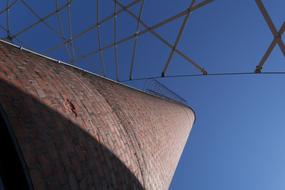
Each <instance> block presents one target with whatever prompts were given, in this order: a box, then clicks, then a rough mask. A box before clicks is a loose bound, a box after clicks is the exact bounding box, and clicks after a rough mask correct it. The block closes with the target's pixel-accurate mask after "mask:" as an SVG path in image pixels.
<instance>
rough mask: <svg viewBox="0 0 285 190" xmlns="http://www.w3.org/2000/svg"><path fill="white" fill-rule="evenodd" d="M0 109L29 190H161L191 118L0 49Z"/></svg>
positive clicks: (186, 111)
mask: <svg viewBox="0 0 285 190" xmlns="http://www.w3.org/2000/svg"><path fill="white" fill-rule="evenodd" d="M0 104H1V106H2V107H3V108H4V110H5V112H6V113H7V115H8V119H9V120H10V124H11V127H12V128H13V131H14V132H15V136H16V138H17V141H18V143H19V146H20V148H21V150H22V152H23V157H24V159H25V162H26V164H27V166H28V169H29V170H30V171H29V173H30V177H31V180H32V182H33V185H34V188H35V189H167V188H168V186H169V184H170V181H171V179H172V176H173V174H174V171H175V168H176V166H177V163H178V160H179V157H180V155H181V153H182V150H183V147H184V145H185V143H186V140H187V137H188V135H189V133H190V130H191V127H192V124H193V121H194V114H193V112H192V110H191V109H190V108H188V107H186V106H183V105H181V104H178V103H175V102H172V101H168V100H165V99H161V98H158V97H155V96H152V95H148V94H145V93H143V92H140V91H137V90H134V89H132V88H129V87H127V86H124V85H120V84H117V83H115V82H112V81H110V80H107V79H104V78H101V77H98V76H95V75H91V74H88V73H85V72H83V71H81V70H78V69H75V68H72V67H70V66H66V65H63V64H58V63H56V62H53V61H51V60H48V59H46V58H43V57H40V56H38V55H35V54H33V53H29V52H26V51H24V50H20V49H18V48H16V47H13V46H11V45H8V44H6V43H3V42H0Z"/></svg>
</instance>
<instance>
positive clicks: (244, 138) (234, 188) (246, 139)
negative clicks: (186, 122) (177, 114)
mask: <svg viewBox="0 0 285 190" xmlns="http://www.w3.org/2000/svg"><path fill="white" fill-rule="evenodd" d="M263 1H264V5H265V6H266V8H267V10H268V12H269V14H270V15H271V17H272V20H273V22H274V24H275V26H276V28H277V29H279V28H280V26H281V24H282V23H283V22H284V21H285V13H284V7H285V1H284V0H273V1H269V0H263ZM27 2H29V3H30V4H31V5H32V6H33V8H34V9H35V10H37V11H38V13H39V14H40V15H41V16H44V15H46V14H48V12H50V11H51V10H52V9H54V6H55V5H54V4H53V3H50V1H41V2H39V1H36V0H29V1H27ZM60 2H61V5H62V4H63V3H64V2H65V1H62V0H61V1H60ZM121 2H123V3H124V4H128V3H129V2H131V1H130V0H124V1H123V0H122V1H121ZM197 2H201V0H199V1H197ZM1 3H2V4H1ZM1 3H0V8H1V9H2V8H3V7H4V4H3V2H1ZM189 4H190V1H189V0H175V1H173V0H164V1H158V0H157V1H151V0H145V6H144V12H143V14H142V20H143V21H145V22H146V23H147V24H149V25H153V24H155V23H157V22H159V21H161V20H163V19H164V18H167V17H169V16H171V15H174V14H176V13H178V12H179V11H182V10H184V9H186V7H187V6H188V5H189ZM139 6H140V4H139V3H138V4H137V5H136V6H134V7H132V8H131V10H132V11H133V12H135V13H136V14H137V13H138V11H139ZM100 7H101V9H100V10H101V11H100V17H101V18H103V17H105V16H107V15H109V14H112V12H113V2H112V1H111V0H110V1H107V0H106V1H105V0H104V1H102V2H101V4H100ZM71 9H72V11H71V12H72V19H73V26H72V30H73V33H74V34H78V33H79V32H80V31H82V30H83V29H84V28H86V27H88V26H90V25H92V23H94V22H95V21H96V3H95V1H84V2H83V1H76V0H74V2H73V5H72V7H71ZM10 14H11V15H10V22H11V24H10V27H11V32H12V33H16V32H17V31H20V30H21V29H22V28H23V27H24V26H26V25H28V24H30V23H33V22H34V21H36V18H35V17H34V16H33V15H31V14H30V13H29V12H28V11H27V10H26V9H25V7H23V5H21V4H20V3H19V4H17V5H16V6H15V7H14V9H11V11H10ZM66 15H67V11H63V12H62V15H61V16H62V22H63V23H67V22H66V21H67V16H66ZM19 19H21V21H19ZM182 20H183V17H182V18H180V19H178V20H176V21H174V22H172V23H169V24H167V25H165V26H163V27H161V28H159V29H157V30H156V31H157V32H158V33H160V34H161V35H162V36H163V37H164V38H166V39H167V40H168V41H169V42H171V43H174V41H175V38H176V35H177V32H178V29H179V27H180V25H181V23H182ZM0 23H2V25H5V24H4V23H5V17H4V15H1V16H0ZM47 23H49V24H50V25H52V26H57V25H56V18H55V17H52V18H50V19H48V20H47ZM117 26H118V33H117V38H118V39H121V38H123V37H126V36H128V35H129V34H133V33H134V32H135V28H136V22H135V20H134V19H133V18H132V17H130V16H129V15H128V14H127V13H123V14H121V15H119V16H118V17H117ZM67 28H68V27H67V25H66V24H65V25H64V33H65V35H66V36H68V29H67ZM142 28H143V27H142ZM100 30H101V35H102V44H103V45H107V44H109V43H112V41H113V20H110V21H109V22H107V23H106V24H104V25H102V26H101V28H100ZM0 34H1V36H5V33H4V32H2V33H0ZM96 35H97V33H96V30H92V31H91V32H90V33H88V34H86V35H85V36H84V37H82V38H80V39H78V40H76V41H75V42H74V46H75V49H76V56H79V55H81V54H85V53H86V52H88V51H91V50H93V49H95V48H98V43H97V37H96ZM19 39H21V40H22V41H23V45H24V47H27V48H31V49H33V50H36V51H39V52H42V53H46V51H45V50H46V49H48V48H49V47H52V46H53V45H55V44H57V43H59V42H60V41H61V39H59V38H58V37H56V35H54V34H53V33H52V32H51V31H49V30H48V29H47V28H46V27H45V26H43V25H39V26H37V27H35V28H33V29H32V30H29V31H28V32H26V33H24V34H23V35H20V36H19ZM272 39H273V36H272V34H271V32H270V30H269V28H268V26H267V25H266V23H265V21H264V19H263V17H262V15H261V13H260V12H259V10H258V8H257V6H256V4H255V2H254V1H253V0H242V1H234V0H216V1H214V2H212V3H210V4H209V5H207V6H205V7H203V8H201V9H199V10H196V11H195V12H193V14H191V15H190V19H189V22H188V23H187V25H186V28H185V31H184V33H183V36H182V39H181V42H180V43H179V45H178V49H180V50H181V51H183V52H184V53H185V54H187V55H188V56H190V57H191V58H192V59H194V60H195V61H196V62H197V63H198V64H200V65H201V66H203V67H204V68H205V69H206V70H207V71H208V72H209V73H215V72H252V71H254V69H255V66H256V65H257V64H258V62H259V60H260V59H261V57H262V56H263V54H264V52H265V51H266V49H267V48H268V46H269V44H270V43H271V41H272ZM283 40H284V37H283ZM132 45H133V41H129V42H126V43H124V44H122V45H119V46H118V51H119V65H120V66H119V72H120V76H119V77H120V79H121V80H127V79H128V73H129V67H130V63H131V50H132ZM113 52H114V49H113V48H111V49H108V50H106V51H104V61H105V64H106V65H105V66H106V75H107V77H109V78H113V79H114V78H115V64H114V55H113ZM169 52H170V49H169V48H167V47H166V46H165V45H163V44H162V43H161V42H160V41H158V40H157V39H156V38H154V37H153V36H152V35H151V34H145V35H143V36H140V37H139V38H138V46H137V54H136V62H135V69H134V77H135V78H140V77H148V76H159V75H160V74H161V71H162V68H163V66H164V64H165V62H166V60H167V56H168V54H169ZM48 55H49V56H52V57H55V58H57V59H61V60H65V61H68V56H67V53H66V50H65V48H64V47H63V48H61V49H58V50H56V51H55V52H52V53H49V54H48ZM76 64H77V66H79V67H82V68H85V69H88V70H90V71H92V72H96V73H99V74H100V72H101V67H100V59H99V56H98V54H97V55H95V56H91V57H88V58H87V59H84V60H82V61H80V62H78V63H76ZM264 71H285V59H284V56H283V55H282V53H281V51H280V49H279V47H278V46H276V47H275V48H274V50H273V52H272V54H271V56H270V57H269V59H268V60H267V62H266V63H265V66H264ZM168 74H169V75H176V74H198V71H197V70H195V68H194V67H192V66H191V65H190V64H189V63H187V62H186V61H185V60H184V59H182V58H181V57H179V56H178V55H176V54H175V55H174V56H173V59H172V61H171V64H170V67H169V70H168ZM159 81H160V82H162V83H163V84H165V85H167V86H168V87H169V88H170V89H171V90H173V91H175V92H176V93H177V94H179V95H180V96H182V97H183V98H184V99H186V100H187V101H188V103H189V105H190V106H191V107H193V109H194V110H195V111H196V115H197V119H196V123H195V125H194V127H193V130H192V132H191V135H190V138H189V139H188V142H187V144H186V147H185V150H184V153H183V155H182V157H181V160H180V163H179V166H178V168H177V170H176V173H175V176H174V178H173V181H172V184H171V187H170V189H173V190H176V189H178V190H180V189H182V190H183V189H195V190H209V189H211V190H212V189H215V190H228V189H231V190H240V189H244V190H247V189H248V190H252V189H258V190H268V189H285V181H284V178H285V165H284V162H285V149H284V147H285V140H284V135H285V128H284V126H285V117H284V108H285V99H284V97H285V89H284V82H285V76H283V75H278V76H277V75H275V76H273V75H251V76H203V77H192V78H191V77H188V78H187V77H185V78H169V79H159ZM125 84H128V85H131V86H134V87H138V88H141V87H142V86H143V84H144V81H131V82H125Z"/></svg>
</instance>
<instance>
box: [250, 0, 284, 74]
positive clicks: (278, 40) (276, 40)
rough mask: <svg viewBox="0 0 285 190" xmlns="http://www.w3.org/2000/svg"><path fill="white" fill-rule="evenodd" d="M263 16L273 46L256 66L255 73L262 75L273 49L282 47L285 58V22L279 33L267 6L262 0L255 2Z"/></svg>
mask: <svg viewBox="0 0 285 190" xmlns="http://www.w3.org/2000/svg"><path fill="white" fill-rule="evenodd" d="M255 2H256V4H257V6H258V8H259V10H260V12H261V14H262V16H263V17H264V20H265V21H266V23H267V25H268V27H269V29H270V31H271V33H272V35H273V41H272V42H271V44H270V45H269V47H268V49H267V50H266V52H265V54H264V55H263V57H262V58H261V60H260V62H259V64H258V65H257V66H256V69H255V73H261V70H262V67H263V65H264V64H265V61H266V60H267V59H268V57H269V56H270V54H271V52H272V50H273V48H274V47H275V46H276V45H277V44H278V46H279V47H280V49H281V51H282V53H283V56H285V45H284V43H283V41H282V34H283V33H284V31H285V22H283V24H282V26H281V28H280V29H279V31H277V29H276V27H275V25H274V23H273V21H272V19H271V18H270V16H269V14H268V12H267V10H266V9H265V6H264V5H263V3H262V1H261V0H255Z"/></svg>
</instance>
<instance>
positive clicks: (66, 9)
mask: <svg viewBox="0 0 285 190" xmlns="http://www.w3.org/2000/svg"><path fill="white" fill-rule="evenodd" d="M106 1H107V0H106ZM108 1H109V2H112V3H113V11H112V14H110V15H108V16H106V17H104V18H101V13H102V11H101V10H100V4H101V3H102V2H103V0H102V1H100V0H96V6H95V7H94V10H95V13H96V14H94V18H96V19H95V23H92V24H91V25H89V26H88V27H86V28H85V29H83V30H81V31H79V32H78V33H73V25H74V23H73V20H72V10H71V7H72V5H73V3H72V0H65V1H64V2H62V1H59V0H54V1H53V3H54V5H55V6H54V10H52V11H51V12H49V13H48V14H47V15H41V13H40V12H39V11H37V10H36V9H35V8H34V7H33V6H32V5H31V4H30V3H28V2H29V1H27V0H6V5H5V7H4V8H3V9H2V10H0V16H2V17H5V19H4V20H5V22H4V23H0V30H2V31H3V32H4V33H5V36H4V37H3V38H4V39H5V40H7V41H10V42H16V43H20V44H21V46H23V45H25V44H23V43H22V42H21V40H20V38H21V35H23V34H24V33H26V32H29V31H30V30H32V29H34V28H35V27H36V26H38V25H42V26H44V27H45V28H46V29H48V30H49V31H50V32H51V34H53V35H54V36H55V37H57V38H58V39H59V40H60V42H59V43H58V44H55V45H54V46H53V47H50V48H48V49H46V51H45V52H44V54H50V53H52V52H54V51H57V50H58V49H60V48H64V49H65V51H66V54H67V57H68V62H69V63H70V64H78V63H81V62H82V61H84V60H85V59H87V58H89V57H92V56H95V55H97V54H98V56H99V64H100V68H101V72H102V75H103V76H106V75H107V70H106V65H105V60H104V54H106V53H104V52H105V51H106V50H107V49H112V50H113V55H114V56H113V58H114V65H115V79H116V80H117V81H121V82H126V81H130V80H146V79H157V78H164V77H165V78H172V77H189V76H193V77H194V76H205V75H209V76H225V75H248V74H283V72H262V68H263V66H264V64H265V62H266V60H267V59H268V57H269V56H270V54H271V52H272V50H273V49H274V47H275V46H277V45H278V46H279V48H280V49H281V51H282V53H283V55H284V56H285V45H284V42H283V41H282V35H283V33H284V32H285V22H284V23H283V24H282V26H281V27H280V29H279V30H278V29H277V28H276V27H275V25H274V23H273V21H272V19H271V18H270V16H269V13H268V12H267V11H266V9H265V6H264V5H263V3H262V0H255V2H256V4H257V7H258V9H259V10H260V12H261V13H262V16H263V17H264V20H265V21H266V23H267V25H268V27H269V29H270V31H271V33H272V35H273V40H272V42H271V44H270V45H269V47H268V49H267V51H266V52H265V54H264V55H263V57H262V58H261V60H260V62H259V64H258V65H257V66H256V69H255V71H254V72H243V73H239V72H232V73H208V72H207V70H206V69H204V67H202V66H201V65H200V64H198V63H197V62H196V61H194V60H193V59H192V58H191V57H190V55H188V54H187V53H185V52H183V51H182V50H180V49H179V48H178V46H179V42H180V41H181V40H182V37H183V33H184V30H185V27H186V25H187V24H188V23H189V20H190V17H191V14H192V13H193V12H194V11H196V10H199V9H202V8H203V7H205V6H207V5H209V4H210V3H212V2H214V0H200V1H199V2H196V1H195V0H189V6H188V7H186V8H185V9H184V10H182V11H181V12H178V13H176V14H174V15H172V16H170V17H168V18H164V19H162V20H161V21H159V22H157V23H155V24H153V25H149V24H147V22H146V21H144V19H143V12H145V11H144V4H145V1H144V0H133V1H132V2H130V3H128V4H123V3H122V2H121V0H108ZM60 2H62V3H60ZM17 4H22V5H23V7H24V8H25V10H26V11H28V12H29V13H31V15H33V17H34V18H35V19H36V21H35V22H34V23H32V24H30V25H27V26H25V27H24V28H22V29H21V30H19V31H17V32H15V33H12V32H11V31H13V30H11V27H12V24H11V20H10V12H11V11H13V8H14V7H15V5H17ZM136 5H139V6H140V7H139V11H138V13H134V11H133V10H132V8H133V7H134V6H136ZM62 13H66V15H65V16H66V17H67V19H62V16H63V14H62ZM122 13H125V14H126V15H128V16H129V17H131V18H133V21H134V23H135V31H134V32H133V33H130V34H129V35H127V36H126V37H124V38H121V39H118V27H120V26H119V25H118V21H117V19H118V17H119V16H120V15H121V14H122ZM51 17H55V19H56V24H55V25H52V24H50V23H49V22H47V20H48V19H49V18H51ZM180 18H182V19H183V20H182V23H181V25H180V28H179V31H178V33H177V36H176V39H175V41H174V43H173V44H172V43H171V42H170V41H169V40H168V39H166V38H164V37H163V36H162V35H161V34H160V33H159V32H158V31H157V29H159V28H160V27H162V26H165V25H167V24H169V23H171V22H175V21H176V20H178V19H180ZM64 21H65V22H64ZM109 21H111V22H113V31H112V37H113V40H112V42H111V43H109V44H104V40H103V39H102V32H103V31H102V28H101V26H102V25H103V24H105V23H107V22H109ZM65 31H67V33H65ZM92 31H95V32H96V34H95V36H94V38H93V39H95V40H94V41H92V40H93V39H92V40H90V42H92V43H96V44H97V47H98V48H96V49H91V51H89V52H82V54H79V53H78V52H77V51H76V47H75V41H76V40H79V39H81V38H82V37H84V36H85V35H86V34H88V33H90V32H92ZM145 34H150V35H151V36H152V37H154V38H155V39H156V40H158V41H159V42H161V44H162V45H164V46H166V47H167V48H168V50H169V54H168V57H167V59H166V60H165V63H163V68H162V70H161V72H160V73H158V74H157V75H156V76H150V77H143V78H136V77H135V76H134V71H135V69H136V66H137V63H136V55H137V47H138V45H139V37H140V36H142V35H145ZM129 41H131V42H132V48H131V50H130V55H131V60H130V67H129V68H128V72H127V73H128V76H127V78H128V80H124V81H123V80H120V67H121V66H122V63H119V56H120V55H119V48H120V45H121V44H123V43H126V42H129ZM174 55H178V56H180V57H181V58H182V59H184V60H185V61H186V62H187V63H189V64H190V65H192V66H193V68H194V69H195V70H196V71H197V72H198V74H190V75H168V74H167V71H168V70H169V66H170V64H171V62H172V59H173V56H174ZM124 64H126V63H124Z"/></svg>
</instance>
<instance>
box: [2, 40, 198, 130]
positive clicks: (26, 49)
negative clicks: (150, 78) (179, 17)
mask: <svg viewBox="0 0 285 190" xmlns="http://www.w3.org/2000/svg"><path fill="white" fill-rule="evenodd" d="M0 42H2V43H5V44H8V45H11V46H13V47H15V48H18V49H20V50H22V51H26V52H28V53H31V54H33V55H35V56H39V57H41V58H45V59H48V60H51V61H53V62H56V63H58V64H63V65H66V66H68V67H71V68H73V69H77V70H80V71H82V72H85V73H88V74H90V75H93V76H96V77H99V78H103V79H105V80H108V81H111V82H114V83H116V84H118V85H120V86H124V87H126V88H129V89H132V90H135V91H137V92H140V93H143V94H148V95H150V96H153V97H156V98H159V99H163V100H164V101H168V102H172V103H175V104H179V105H181V106H184V107H187V108H188V109H190V110H191V111H192V112H193V115H194V122H193V126H194V125H195V123H196V112H195V110H194V109H193V108H192V107H190V106H189V105H186V104H182V103H180V102H178V101H175V100H172V99H168V98H164V97H161V96H158V95H155V94H151V93H148V92H145V91H143V90H140V89H138V88H135V87H132V86H129V85H127V84H123V83H120V82H118V81H115V80H113V79H110V78H107V77H104V76H101V75H98V74H97V73H93V72H91V71H88V70H86V69H83V68H80V67H77V66H75V65H72V64H69V63H66V62H64V61H61V60H57V59H54V58H52V57H49V56H47V55H43V54H41V53H38V52H35V51H33V50H31V49H28V48H24V47H23V46H19V45H16V44H14V43H11V42H10V41H6V40H4V39H0Z"/></svg>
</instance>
